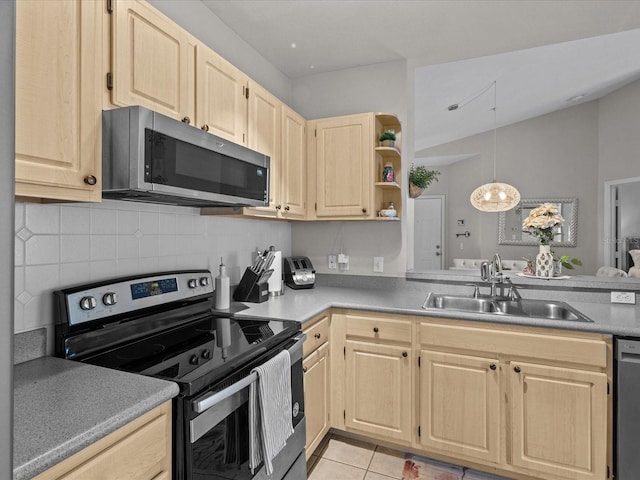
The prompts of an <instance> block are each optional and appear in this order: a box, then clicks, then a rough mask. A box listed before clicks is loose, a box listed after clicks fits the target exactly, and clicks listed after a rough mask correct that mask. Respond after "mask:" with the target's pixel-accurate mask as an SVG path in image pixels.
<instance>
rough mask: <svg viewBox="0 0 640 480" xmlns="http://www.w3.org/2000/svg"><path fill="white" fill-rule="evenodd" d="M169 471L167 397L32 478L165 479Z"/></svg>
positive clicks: (50, 479) (40, 479)
mask: <svg viewBox="0 0 640 480" xmlns="http://www.w3.org/2000/svg"><path fill="white" fill-rule="evenodd" d="M170 472H171V402H170V401H169V402H166V403H165V404H163V405H161V406H159V407H157V408H155V409H154V410H151V411H150V412H147V413H146V414H144V415H143V416H141V417H139V418H137V419H136V420H133V421H132V422H131V423H129V424H127V425H125V426H124V427H121V428H120V429H118V430H116V431H115V432H113V433H111V434H109V435H107V436H106V437H104V438H102V439H101V440H98V441H97V442H96V443H94V444H92V445H89V446H88V447H87V448H85V449H84V450H81V451H80V452H78V453H76V454H75V455H73V456H71V457H69V458H67V459H66V460H64V461H62V462H60V463H59V464H57V465H55V466H53V467H51V468H50V469H49V470H46V471H45V472H43V473H41V474H40V475H38V476H37V477H35V480H84V479H91V480H111V479H116V478H118V479H120V478H122V479H125V478H126V479H127V480H168V479H170V478H171V473H170Z"/></svg>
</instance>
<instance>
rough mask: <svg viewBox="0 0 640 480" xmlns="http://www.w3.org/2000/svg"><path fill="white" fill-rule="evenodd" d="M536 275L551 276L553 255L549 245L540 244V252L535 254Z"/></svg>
mask: <svg viewBox="0 0 640 480" xmlns="http://www.w3.org/2000/svg"><path fill="white" fill-rule="evenodd" d="M536 277H543V278H551V277H553V255H552V254H551V247H550V246H549V245H540V252H539V253H538V255H536Z"/></svg>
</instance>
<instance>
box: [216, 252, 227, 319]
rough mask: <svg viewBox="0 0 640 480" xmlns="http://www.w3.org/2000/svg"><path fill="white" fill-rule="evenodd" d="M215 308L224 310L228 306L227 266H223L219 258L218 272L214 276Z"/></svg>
mask: <svg viewBox="0 0 640 480" xmlns="http://www.w3.org/2000/svg"><path fill="white" fill-rule="evenodd" d="M215 284H216V309H217V310H226V309H228V308H229V296H230V292H229V277H227V267H225V266H224V263H223V262H222V258H220V273H219V274H218V276H217V277H216V280H215Z"/></svg>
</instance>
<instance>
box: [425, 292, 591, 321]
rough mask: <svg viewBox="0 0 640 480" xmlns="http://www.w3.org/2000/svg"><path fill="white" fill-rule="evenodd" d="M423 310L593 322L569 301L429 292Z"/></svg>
mask: <svg viewBox="0 0 640 480" xmlns="http://www.w3.org/2000/svg"><path fill="white" fill-rule="evenodd" d="M422 308H423V309H436V310H453V311H459V312H471V313H490V314H495V315H513V316H520V317H531V318H541V319H546V320H567V321H574V322H593V320H591V319H590V318H588V317H586V316H585V315H583V314H582V313H580V312H579V311H578V310H576V309H575V308H573V307H571V306H570V305H568V304H567V303H565V302H558V301H552V300H551V301H550V300H531V299H517V300H514V299H511V298H509V297H500V296H498V297H463V296H456V295H441V294H437V293H433V292H431V293H429V295H428V296H427V299H426V300H425V302H424V305H422Z"/></svg>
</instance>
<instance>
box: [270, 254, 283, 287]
mask: <svg viewBox="0 0 640 480" xmlns="http://www.w3.org/2000/svg"><path fill="white" fill-rule="evenodd" d="M273 253H274V256H273V263H272V264H271V269H272V270H273V273H272V274H271V277H270V278H269V280H268V281H267V283H268V285H269V296H270V297H277V296H278V295H282V294H283V293H284V283H283V282H282V252H281V251H280V250H277V251H275V252H273Z"/></svg>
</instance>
